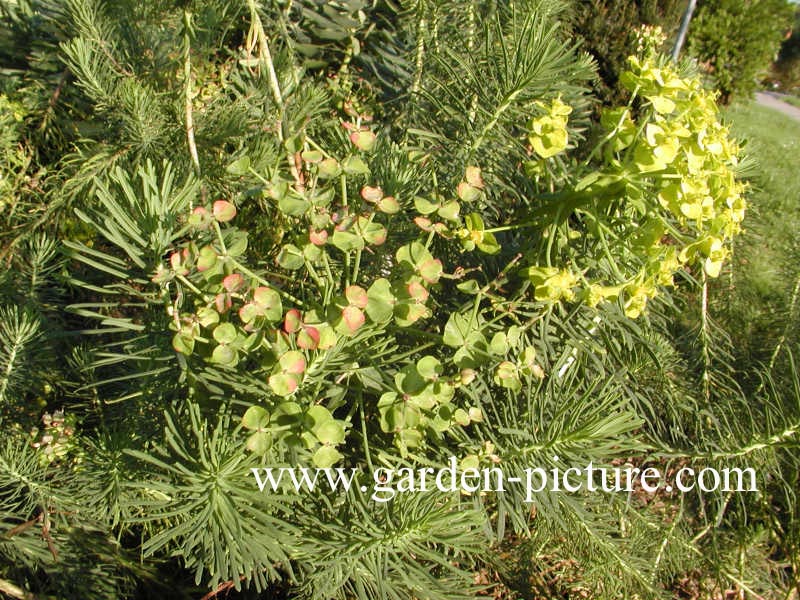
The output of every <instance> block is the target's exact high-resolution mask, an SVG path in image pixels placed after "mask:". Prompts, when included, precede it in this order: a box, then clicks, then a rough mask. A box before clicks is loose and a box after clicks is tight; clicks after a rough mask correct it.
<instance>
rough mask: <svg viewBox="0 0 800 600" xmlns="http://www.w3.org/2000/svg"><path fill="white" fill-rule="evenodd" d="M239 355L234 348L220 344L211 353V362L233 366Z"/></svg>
mask: <svg viewBox="0 0 800 600" xmlns="http://www.w3.org/2000/svg"><path fill="white" fill-rule="evenodd" d="M238 359H239V355H238V353H237V352H236V350H235V349H234V348H232V347H231V346H229V345H227V344H220V345H219V346H217V347H216V348H214V351H213V352H212V353H211V362H213V363H216V364H218V365H228V366H233V365H235V364H236V363H237V362H238Z"/></svg>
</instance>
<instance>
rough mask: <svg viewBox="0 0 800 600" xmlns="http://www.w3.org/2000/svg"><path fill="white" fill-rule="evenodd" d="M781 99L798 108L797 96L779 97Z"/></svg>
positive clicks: (799, 99)
mask: <svg viewBox="0 0 800 600" xmlns="http://www.w3.org/2000/svg"><path fill="white" fill-rule="evenodd" d="M781 100H783V101H784V102H788V103H789V104H791V105H792V106H796V107H797V108H800V98H798V97H797V96H784V97H783V98H781Z"/></svg>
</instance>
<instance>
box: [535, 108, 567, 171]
mask: <svg viewBox="0 0 800 600" xmlns="http://www.w3.org/2000/svg"><path fill="white" fill-rule="evenodd" d="M536 104H537V105H538V106H539V107H540V108H541V109H542V110H543V111H545V114H543V115H542V116H540V117H536V118H534V119H531V120H530V122H529V123H528V129H529V131H530V134H529V136H528V141H529V142H530V144H531V147H532V148H533V150H534V152H536V154H538V155H539V156H541V157H542V158H550V157H551V156H555V155H556V154H558V153H559V152H563V151H564V150H565V149H566V147H567V143H568V142H569V134H568V133H567V120H568V117H569V115H570V113H571V112H572V107H571V106H569V105H567V104H564V102H562V101H561V98H556V99H554V100H553V101H552V102H551V103H550V106H547V105H545V104H542V103H541V102H537V103H536Z"/></svg>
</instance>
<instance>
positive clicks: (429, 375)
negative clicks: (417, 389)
mask: <svg viewBox="0 0 800 600" xmlns="http://www.w3.org/2000/svg"><path fill="white" fill-rule="evenodd" d="M417 371H418V372H419V374H420V375H422V376H423V377H424V378H425V379H430V380H434V379H438V377H439V376H440V375H441V374H442V371H443V368H442V363H441V362H440V361H439V359H438V358H436V357H435V356H423V357H422V358H421V359H419V360H418V361H417Z"/></svg>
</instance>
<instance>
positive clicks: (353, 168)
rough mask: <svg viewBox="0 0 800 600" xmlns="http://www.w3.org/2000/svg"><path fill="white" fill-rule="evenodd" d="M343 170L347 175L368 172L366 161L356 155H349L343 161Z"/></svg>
mask: <svg viewBox="0 0 800 600" xmlns="http://www.w3.org/2000/svg"><path fill="white" fill-rule="evenodd" d="M343 169H344V172H345V173H346V174H347V175H366V174H367V173H369V167H368V166H367V163H365V162H364V161H363V160H361V159H360V158H359V157H358V156H351V157H349V158H348V159H347V160H345V161H344V165H343Z"/></svg>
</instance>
